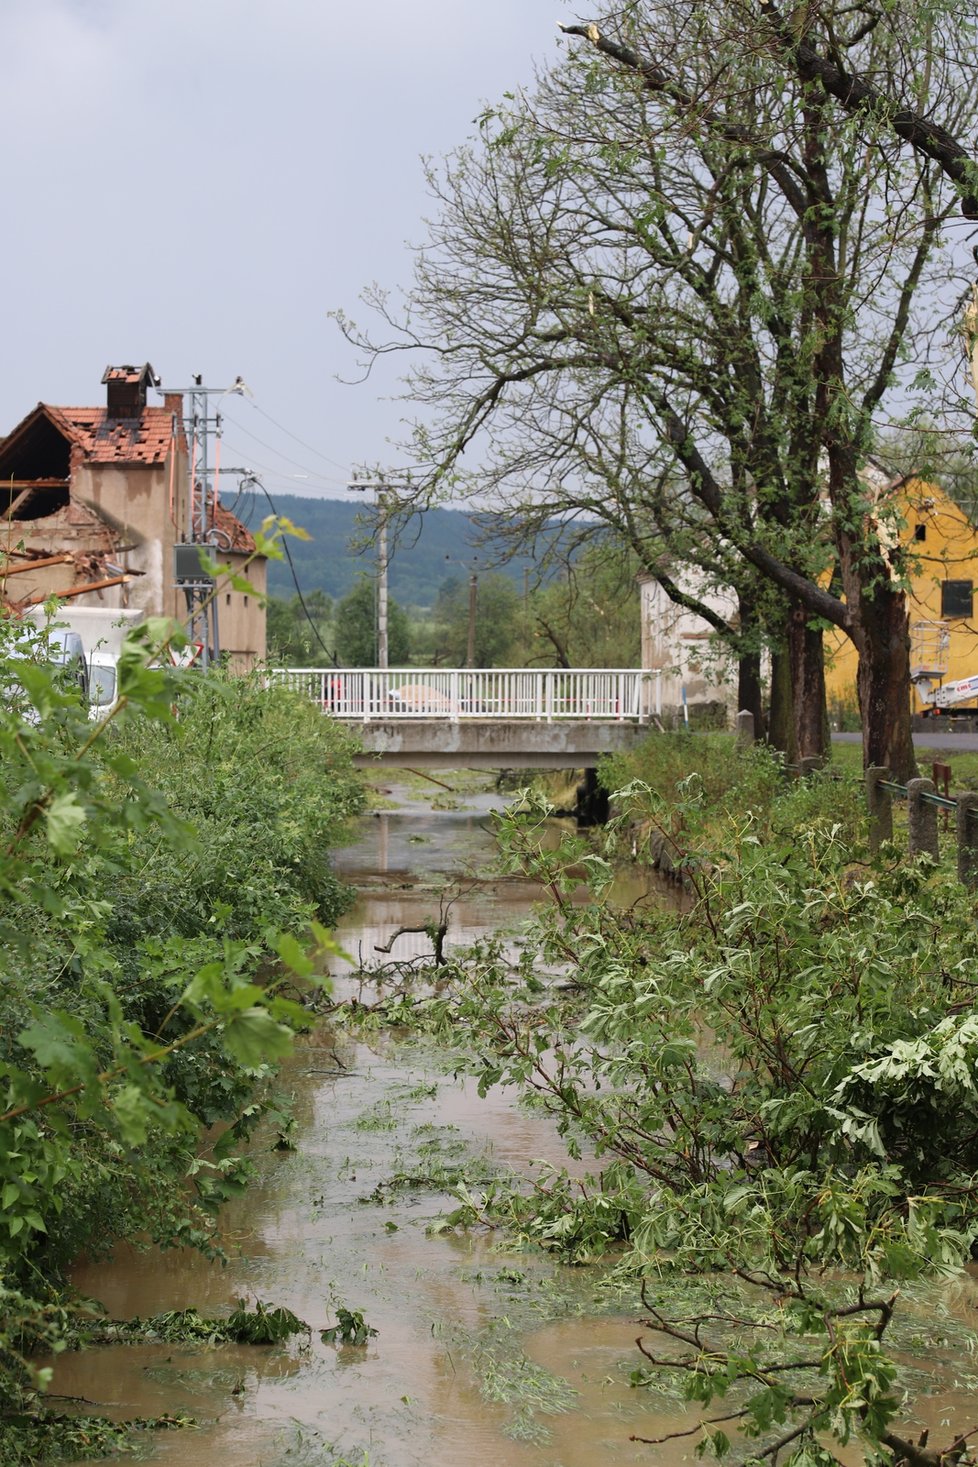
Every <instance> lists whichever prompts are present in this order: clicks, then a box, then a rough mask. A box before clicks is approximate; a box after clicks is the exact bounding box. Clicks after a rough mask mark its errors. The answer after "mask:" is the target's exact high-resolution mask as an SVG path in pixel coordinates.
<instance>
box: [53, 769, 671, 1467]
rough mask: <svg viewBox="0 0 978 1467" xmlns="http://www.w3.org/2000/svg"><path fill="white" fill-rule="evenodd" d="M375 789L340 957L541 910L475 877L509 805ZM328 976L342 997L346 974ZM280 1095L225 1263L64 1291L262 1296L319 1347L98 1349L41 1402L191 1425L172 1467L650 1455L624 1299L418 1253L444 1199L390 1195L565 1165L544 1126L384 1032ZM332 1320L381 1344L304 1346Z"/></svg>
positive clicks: (132, 1301)
mask: <svg viewBox="0 0 978 1467" xmlns="http://www.w3.org/2000/svg"><path fill="white" fill-rule="evenodd" d="M447 779H449V780H450V779H451V776H450V775H449V776H447ZM391 793H392V796H393V798H394V799H395V800H396V801H397V805H398V808H397V809H395V810H391V811H384V812H380V813H377V814H373V815H370V816H367V817H365V819H364V820H363V822H362V827H361V833H360V838H359V839H358V840H357V842H356V844H355V845H352V846H350V847H348V848H347V849H345V850H343V851H340V852H339V853H338V857H337V866H338V867H339V869H340V870H341V872H342V873H343V875H344V876H345V877H346V879H347V880H349V881H350V882H351V883H352V884H353V885H355V886H356V887H357V889H358V891H359V897H358V901H357V905H356V907H355V908H354V909H353V910H352V912H351V913H350V914H349V915H348V917H347V918H346V919H345V920H344V921H343V923H342V924H341V926H340V927H339V928H338V929H337V933H336V936H337V938H338V939H339V940H340V942H341V943H342V944H343V946H344V947H345V949H346V950H347V951H348V952H349V953H350V954H351V955H352V956H354V957H355V958H356V959H357V960H358V961H361V960H364V961H370V960H375V949H376V948H377V947H378V946H382V945H383V944H385V943H387V942H388V941H389V939H390V936H391V934H392V933H393V932H395V931H396V930H397V929H398V928H399V927H410V926H418V925H420V924H422V923H423V922H424V921H425V920H427V919H429V918H430V917H431V916H432V915H437V913H438V912H439V910H440V907H441V905H442V903H443V902H444V903H445V906H446V911H447V920H448V942H449V944H450V945H454V946H458V945H464V944H466V943H468V942H470V941H472V940H474V939H476V938H478V937H480V936H482V935H484V934H486V933H489V932H503V933H506V932H511V931H513V930H514V929H516V928H518V926H519V923H520V922H521V921H522V920H523V919H524V918H525V917H526V916H527V915H528V914H529V910H530V907H531V904H532V903H533V902H534V901H535V900H538V899H539V895H540V893H539V891H538V889H537V888H535V887H534V886H533V885H532V884H531V883H528V882H526V881H522V880H519V879H516V878H499V877H498V876H496V875H494V874H491V873H490V871H489V867H490V865H491V862H492V858H493V839H492V835H491V832H490V830H489V828H488V826H489V821H490V817H491V812H492V810H493V809H495V808H500V807H501V805H502V799H501V798H500V797H497V796H494V795H487V794H476V795H467V796H464V797H462V798H461V799H460V800H459V801H458V802H457V803H456V802H454V801H450V800H449V797H448V796H447V795H442V796H441V799H442V800H443V801H444V803H448V804H454V805H455V808H448V809H433V808H432V804H431V800H430V799H427V798H419V797H418V796H417V795H415V794H412V793H411V792H410V791H409V790H408V789H394V790H392V792H391ZM433 793H436V792H435V791H433ZM618 898H619V899H620V900H621V901H622V902H623V903H624V902H629V903H630V902H633V901H637V900H646V899H657V900H659V899H664V896H663V895H660V896H657V897H656V896H653V897H651V898H650V897H649V882H648V881H647V880H646V879H644V878H638V879H636V880H634V881H625V882H623V883H622V885H621V888H620V891H619V893H618ZM449 901H450V905H449ZM429 950H430V944H429V943H428V940H427V938H426V937H424V936H423V935H405V936H403V937H401V938H399V939H398V940H397V942H396V943H395V944H394V946H393V948H392V950H391V953H390V955H389V956H390V957H392V958H395V959H399V960H408V959H410V958H412V957H413V956H416V955H418V954H420V953H422V952H424V951H429ZM384 956H385V957H386V956H387V955H386V954H385V955H384ZM333 966H334V972H335V974H336V982H337V985H338V987H339V988H340V989H343V988H344V987H346V988H348V987H349V985H350V983H351V982H352V981H354V980H351V979H350V978H349V977H348V972H349V968H348V965H347V964H346V963H344V962H343V961H342V960H339V959H337V960H336V961H335V963H334V965H333ZM282 1088H284V1089H285V1090H286V1091H288V1092H291V1093H292V1094H293V1096H294V1107H295V1117H296V1138H295V1139H296V1144H297V1150H295V1151H294V1152H279V1151H272V1150H265V1149H261V1150H257V1151H256V1153H255V1160H256V1163H257V1166H258V1178H257V1181H256V1184H255V1185H254V1186H253V1187H252V1188H250V1189H249V1191H248V1193H247V1195H246V1196H245V1197H244V1198H242V1199H239V1200H238V1201H237V1202H236V1203H234V1204H232V1205H231V1206H230V1207H229V1208H228V1209H227V1212H226V1214H225V1217H224V1223H223V1228H224V1244H225V1249H226V1252H227V1254H228V1262H227V1264H226V1266H223V1267H222V1266H220V1265H219V1264H214V1263H208V1262H207V1261H206V1260H205V1259H203V1258H201V1257H200V1256H199V1255H198V1254H195V1253H190V1252H184V1251H172V1252H165V1253H159V1252H155V1251H151V1252H148V1253H146V1252H138V1251H136V1250H134V1249H131V1248H119V1249H117V1250H116V1252H115V1254H114V1255H113V1257H112V1258H111V1259H110V1260H108V1261H106V1262H104V1263H99V1264H93V1265H90V1266H83V1267H80V1268H79V1269H78V1270H77V1271H76V1273H75V1277H74V1282H75V1284H76V1285H77V1287H78V1288H79V1289H80V1290H81V1291H82V1292H83V1293H85V1294H86V1295H88V1296H90V1297H92V1298H94V1299H97V1300H99V1301H100V1303H101V1304H102V1305H103V1306H104V1307H105V1309H106V1310H107V1311H108V1313H109V1314H110V1315H111V1316H112V1317H115V1318H132V1317H134V1316H142V1317H145V1316H147V1315H150V1314H154V1313H159V1312H162V1311H164V1310H169V1309H182V1308H187V1307H189V1306H191V1305H193V1306H195V1307H196V1308H198V1309H199V1310H201V1312H205V1313H206V1312H211V1313H223V1312H225V1311H227V1310H229V1309H230V1308H232V1307H233V1306H234V1304H235V1302H236V1301H237V1300H238V1299H247V1300H248V1301H249V1302H250V1301H253V1300H255V1299H262V1300H264V1301H266V1302H274V1303H275V1304H279V1305H284V1306H286V1307H287V1308H289V1309H292V1310H293V1311H294V1312H295V1313H296V1314H298V1315H299V1316H300V1318H302V1319H304V1320H306V1321H307V1322H308V1323H309V1324H310V1325H311V1326H312V1334H311V1337H310V1338H309V1339H306V1338H305V1337H297V1338H296V1339H294V1340H293V1341H292V1342H291V1343H290V1345H288V1346H280V1347H274V1348H256V1347H244V1346H213V1347H208V1346H174V1345H154V1344H144V1345H138V1346H111V1347H103V1348H98V1349H92V1350H88V1351H83V1352H79V1353H78V1354H71V1355H67V1356H64V1355H63V1356H60V1357H59V1358H58V1359H57V1361H56V1362H54V1363H55V1368H56V1379H55V1382H54V1385H53V1390H54V1391H55V1392H57V1393H59V1394H62V1395H65V1396H69V1397H76V1398H82V1399H83V1400H84V1401H86V1402H92V1403H95V1404H97V1405H98V1407H100V1408H101V1409H103V1410H104V1411H105V1412H106V1413H107V1414H110V1415H113V1416H116V1417H129V1416H134V1415H138V1416H153V1415H158V1414H161V1413H163V1412H168V1413H174V1414H186V1415H190V1416H192V1417H194V1418H195V1420H196V1421H197V1422H198V1423H199V1424H198V1426H197V1427H195V1428H194V1429H191V1430H180V1431H169V1432H158V1433H153V1434H150V1435H149V1437H148V1438H147V1440H146V1442H145V1446H144V1447H143V1452H144V1453H145V1456H146V1458H147V1459H148V1460H150V1461H152V1462H159V1463H161V1464H163V1463H165V1464H167V1467H191V1464H194V1467H196V1464H200V1463H207V1462H215V1463H220V1464H221V1467H256V1464H265V1467H276V1464H280V1463H281V1464H297V1463H304V1462H310V1463H311V1462H316V1463H329V1462H333V1463H336V1464H343V1463H350V1464H353V1463H355V1464H357V1467H368V1464H369V1467H413V1464H415V1463H417V1464H422V1463H423V1464H425V1467H460V1464H463V1463H465V1464H469V1463H473V1464H481V1463H487V1464H489V1463H491V1464H494V1467H590V1464H593V1463H594V1462H597V1461H600V1460H605V1459H607V1458H608V1457H609V1456H610V1457H611V1458H612V1459H613V1460H614V1461H615V1462H621V1463H629V1462H647V1461H648V1460H649V1449H648V1448H647V1447H642V1446H639V1445H637V1444H634V1443H630V1442H629V1441H628V1438H629V1435H630V1434H631V1433H633V1432H634V1433H638V1434H640V1435H645V1436H649V1435H656V1434H658V1433H659V1431H661V1430H662V1429H666V1428H667V1425H668V1420H666V1419H660V1418H659V1417H658V1416H657V1415H656V1413H655V1412H654V1411H650V1410H649V1409H648V1407H649V1404H650V1403H649V1401H648V1398H646V1397H643V1395H642V1394H641V1393H640V1392H636V1391H634V1390H633V1389H632V1388H631V1387H630V1385H629V1381H628V1376H629V1372H630V1371H631V1370H632V1369H634V1368H635V1365H636V1363H637V1355H636V1351H635V1348H634V1339H635V1336H636V1334H637V1332H638V1331H637V1327H636V1324H635V1322H634V1321H635V1317H636V1315H635V1309H636V1308H637V1305H636V1303H635V1301H629V1302H628V1304H626V1305H622V1304H621V1302H620V1301H619V1302H618V1303H617V1304H616V1305H614V1306H612V1307H611V1308H610V1310H609V1303H608V1300H607V1299H606V1298H604V1299H602V1298H601V1297H600V1296H599V1292H598V1287H599V1282H600V1280H599V1278H598V1276H597V1275H596V1273H595V1272H593V1271H591V1270H586V1269H584V1270H582V1269H571V1268H566V1267H563V1266H561V1265H559V1264H556V1263H554V1262H553V1261H552V1260H550V1259H548V1258H547V1257H545V1256H542V1255H540V1254H531V1253H526V1252H521V1251H513V1250H510V1249H507V1248H506V1247H505V1246H504V1245H503V1244H502V1243H501V1241H500V1240H499V1239H498V1238H497V1237H496V1236H495V1235H494V1234H492V1233H489V1232H486V1231H481V1232H480V1231H474V1232H470V1233H464V1234H463V1233H455V1232H442V1233H438V1234H436V1235H432V1234H431V1233H430V1232H429V1231H428V1227H429V1224H430V1223H431V1222H432V1220H433V1219H437V1218H438V1217H439V1216H440V1215H443V1214H444V1213H446V1212H447V1211H448V1210H450V1208H451V1207H453V1206H455V1205H456V1200H455V1199H454V1198H452V1197H451V1196H449V1195H446V1194H445V1193H439V1192H438V1191H436V1190H433V1189H431V1188H428V1187H424V1188H421V1187H414V1186H411V1185H405V1186H399V1185H396V1183H397V1180H398V1175H399V1174H410V1175H417V1174H419V1173H420V1172H423V1171H425V1170H428V1171H430V1170H432V1169H433V1168H436V1167H438V1166H439V1165H443V1166H445V1165H447V1166H451V1165H453V1164H456V1165H457V1164H458V1163H460V1162H465V1164H466V1168H467V1170H469V1171H471V1169H472V1167H473V1166H475V1168H476V1170H478V1169H479V1167H480V1166H483V1165H484V1166H485V1167H487V1168H489V1169H492V1168H500V1167H506V1168H515V1169H518V1170H521V1171H524V1172H525V1171H526V1170H528V1168H529V1167H530V1165H531V1163H535V1162H541V1163H548V1162H549V1163H552V1164H554V1165H559V1164H561V1163H563V1162H564V1161H565V1160H566V1157H565V1153H564V1149H563V1145H562V1143H561V1141H560V1139H559V1138H558V1137H557V1135H556V1133H555V1131H554V1129H553V1126H552V1124H551V1123H550V1121H549V1120H548V1119H547V1118H546V1117H545V1116H543V1115H542V1114H538V1113H534V1112H532V1111H528V1110H525V1109H523V1108H521V1107H520V1106H518V1105H517V1104H516V1103H515V1102H514V1099H513V1097H512V1095H511V1094H510V1093H508V1092H498V1091H497V1092H494V1093H493V1094H491V1095H490V1096H488V1097H486V1098H485V1099H480V1098H479V1096H478V1095H477V1093H476V1091H475V1088H474V1086H473V1085H472V1084H471V1083H470V1082H467V1081H462V1080H459V1079H456V1078H454V1077H453V1076H452V1075H451V1074H450V1073H446V1071H445V1066H444V1062H443V1058H442V1057H440V1056H438V1055H435V1054H433V1053H431V1052H426V1051H425V1050H424V1049H423V1048H421V1047H418V1046H405V1045H403V1044H395V1043H393V1042H392V1041H391V1040H390V1039H389V1038H388V1037H385V1036H383V1035H378V1037H377V1038H376V1040H375V1041H371V1042H370V1043H363V1042H354V1041H352V1040H351V1039H350V1038H349V1037H348V1036H346V1035H344V1034H342V1033H335V1032H333V1031H332V1030H331V1029H330V1027H329V1026H328V1025H325V1024H324V1025H323V1026H322V1027H321V1029H320V1030H319V1031H318V1032H317V1033H315V1034H314V1035H311V1036H309V1037H308V1038H307V1039H306V1040H304V1041H303V1042H302V1043H301V1044H300V1045H299V1047H298V1048H297V1051H296V1053H295V1055H294V1056H293V1059H292V1061H291V1062H290V1064H289V1066H288V1068H287V1070H286V1071H285V1073H284V1075H283V1077H282ZM471 1185H472V1187H473V1190H476V1191H477V1190H478V1186H479V1182H478V1180H476V1181H474V1182H472V1183H471ZM340 1305H343V1306H345V1307H347V1308H349V1309H359V1310H360V1311H361V1312H362V1313H363V1315H364V1317H365V1319H366V1321H367V1322H368V1323H369V1324H370V1325H371V1326H372V1327H373V1328H374V1329H376V1330H377V1334H376V1336H374V1337H372V1338H371V1340H370V1342H369V1344H368V1345H367V1346H366V1347H361V1348H354V1347H344V1346H334V1345H327V1344H323V1343H322V1342H321V1341H320V1338H319V1331H320V1330H321V1329H323V1328H324V1327H326V1326H329V1325H331V1324H333V1323H334V1322H335V1319H336V1310H337V1307H338V1306H340ZM52 1404H57V1403H56V1402H52ZM669 1420H671V1418H669ZM683 1456H685V1452H682V1453H679V1454H678V1456H676V1458H675V1460H679V1459H680V1458H681V1457H683Z"/></svg>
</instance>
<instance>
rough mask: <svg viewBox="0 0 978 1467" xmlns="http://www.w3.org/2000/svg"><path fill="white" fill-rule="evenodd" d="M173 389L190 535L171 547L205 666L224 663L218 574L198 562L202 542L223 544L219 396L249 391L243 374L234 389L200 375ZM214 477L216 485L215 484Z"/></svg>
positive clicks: (190, 627)
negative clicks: (179, 415)
mask: <svg viewBox="0 0 978 1467" xmlns="http://www.w3.org/2000/svg"><path fill="white" fill-rule="evenodd" d="M169 390H170V391H174V392H180V393H182V394H183V400H184V419H183V428H184V433H185V435H186V439H187V451H188V454H189V457H190V466H189V483H188V486H187V514H186V521H185V527H184V533H185V535H186V539H185V541H184V542H183V543H182V544H177V545H174V547H173V561H174V564H173V572H174V574H173V579H174V581H175V582H176V585H177V588H178V590H182V591H183V593H184V596H185V598H186V602H187V611H188V620H187V635H188V637H189V639H190V641H191V642H196V643H198V644H199V646H200V649H201V652H200V665H201V666H202V667H203V668H205V669H206V668H208V667H209V666H210V665H211V663H212V662H218V661H220V657H221V638H220V627H219V620H218V605H217V597H216V596H215V595H214V577H213V576H211V575H208V574H207V572H206V571H205V570H203V569H202V568H201V564H200V551H201V547H202V546H203V547H207V548H208V549H210V550H215V549H220V548H222V547H221V545H220V539H221V532H220V531H219V530H217V529H216V527H215V525H214V507H215V505H216V503H217V493H218V475H219V473H220V445H221V416H220V413H219V412H218V411H217V408H218V407H219V406H220V400H221V398H223V397H227V396H228V395H229V394H230V393H240V394H244V393H247V392H248V388H247V386H246V385H245V382H244V379H243V378H241V377H236V378H235V380H234V383H233V384H232V385H231V386H230V387H205V386H204V384H203V379H202V378H201V377H200V376H196V377H194V380H193V383H192V385H191V386H190V387H177V388H171V389H169ZM249 395H250V394H249ZM212 397H214V398H216V399H217V402H216V404H215V407H214V409H213V411H212V410H211V409H210V407H209V404H208V399H209V398H212ZM212 437H213V439H214V445H215V448H214V465H213V468H212V467H211V461H210V443H211V438H212ZM225 472H230V471H228V470H226V471H225ZM234 472H241V471H240V470H236V471H234ZM212 478H213V484H212V483H211V480H212Z"/></svg>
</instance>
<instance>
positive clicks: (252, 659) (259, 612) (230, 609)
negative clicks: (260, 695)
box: [215, 551, 268, 672]
mask: <svg viewBox="0 0 978 1467" xmlns="http://www.w3.org/2000/svg"><path fill="white" fill-rule="evenodd" d="M215 559H216V560H217V562H218V564H219V565H221V566H224V565H229V566H230V567H231V568H232V570H233V571H234V572H235V573H236V574H238V575H244V576H246V577H247V579H248V580H249V581H250V582H251V584H252V586H253V587H254V591H237V590H234V589H233V588H232V587H230V586H221V585H220V584H219V586H218V592H217V595H218V608H217V615H218V628H219V632H220V638H221V653H222V655H224V656H226V657H227V658H228V659H229V660H230V664H231V670H232V671H233V672H250V671H251V669H252V668H253V667H256V666H257V665H258V664H259V663H261V662H264V660H265V653H266V650H267V649H266V643H265V606H264V600H263V598H264V596H265V592H266V589H267V585H268V575H267V564H266V562H265V560H264V559H261V560H254V561H252V563H251V564H250V565H249V566H248V567H247V569H245V561H246V560H247V556H245V555H234V554H227V553H225V552H223V551H218V553H217V554H216V556H215Z"/></svg>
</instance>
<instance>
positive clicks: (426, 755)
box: [270, 667, 661, 770]
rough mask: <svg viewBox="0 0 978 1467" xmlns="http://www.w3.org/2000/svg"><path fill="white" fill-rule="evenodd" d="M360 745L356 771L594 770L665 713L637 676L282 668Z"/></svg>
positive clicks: (648, 676) (625, 672)
mask: <svg viewBox="0 0 978 1467" xmlns="http://www.w3.org/2000/svg"><path fill="white" fill-rule="evenodd" d="M270 676H271V677H272V678H273V679H274V680H275V681H276V682H282V683H285V684H287V685H288V686H289V687H293V688H297V689H299V690H300V691H302V692H304V693H306V694H307V696H308V697H310V698H311V699H312V700H313V701H314V702H315V703H317V704H318V705H319V706H320V707H321V708H322V709H323V711H324V712H326V713H330V714H332V716H333V717H335V718H338V719H340V720H341V721H342V722H343V723H345V724H347V725H348V726H349V727H350V728H351V729H352V730H354V731H355V732H356V734H357V737H358V738H359V739H360V742H361V743H362V745H363V754H362V755H359V756H358V757H357V761H356V762H357V763H359V764H365V765H373V764H387V765H394V766H398V767H401V768H403V767H404V766H405V765H407V766H414V767H416V768H423V767H427V768H437V767H439V766H440V767H442V768H451V767H453V766H454V767H456V768H468V769H507V768H516V769H592V770H593V769H594V767H595V766H596V765H597V762H598V760H599V759H600V757H601V756H602V755H603V754H612V753H618V752H621V751H623V750H626V749H629V748H631V747H632V745H633V744H634V743H635V742H636V741H637V740H638V739H639V738H641V737H643V736H644V735H645V734H647V733H648V731H649V725H650V724H652V722H653V720H654V719H655V718H656V717H657V716H658V714H659V713H660V712H661V707H660V698H661V688H660V681H659V674H658V673H657V672H642V671H640V670H638V669H636V668H546V669H542V670H538V669H530V668H522V667H520V668H496V667H493V668H465V669H445V668H435V669H430V670H429V669H421V668H416V667H409V668H391V669H383V670H381V669H375V668H369V669H361V668H356V669H346V668H342V669H337V668H306V667H300V668H296V667H292V668H276V669H274V670H273V671H272V672H271V674H270Z"/></svg>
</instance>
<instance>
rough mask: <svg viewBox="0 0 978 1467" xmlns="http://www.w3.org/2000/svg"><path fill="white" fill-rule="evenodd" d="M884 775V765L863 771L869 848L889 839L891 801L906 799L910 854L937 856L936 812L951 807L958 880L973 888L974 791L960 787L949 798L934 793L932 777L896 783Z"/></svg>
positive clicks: (976, 882) (977, 808)
mask: <svg viewBox="0 0 978 1467" xmlns="http://www.w3.org/2000/svg"><path fill="white" fill-rule="evenodd" d="M935 772H936V771H935ZM888 776H889V770H887V769H880V768H870V769H867V770H866V771H865V780H866V797H867V802H868V806H869V845H870V850H873V851H878V850H879V849H880V847H881V846H882V845H883V843H884V842H886V841H892V839H893V801H894V800H895V799H896V800H906V802H907V812H908V813H907V839H908V848H909V852H910V855H911V856H919V855H927V856H930V857H932V858H933V859H934V860H935V861H936V860H938V859H939V858H940V837H939V834H938V829H937V827H938V818H937V812H938V810H944V811H952V810H953V811H954V825H955V840H956V844H957V874H958V880H959V881H960V882H961V884H962V886H966V887H967V888H968V889H969V890H971V891H974V890H975V889H976V887H978V793H975V792H974V791H972V790H964V791H962V792H961V794H959V795H958V797H957V798H956V799H953V800H952V799H951V798H950V796H949V795H939V794H938V793H937V789H936V781H935V780H933V779H914V780H911V781H910V783H909V784H898V783H897V782H896V780H892V779H890V778H889V777H888Z"/></svg>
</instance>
